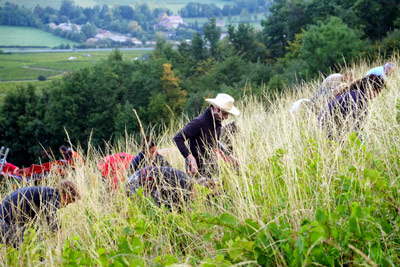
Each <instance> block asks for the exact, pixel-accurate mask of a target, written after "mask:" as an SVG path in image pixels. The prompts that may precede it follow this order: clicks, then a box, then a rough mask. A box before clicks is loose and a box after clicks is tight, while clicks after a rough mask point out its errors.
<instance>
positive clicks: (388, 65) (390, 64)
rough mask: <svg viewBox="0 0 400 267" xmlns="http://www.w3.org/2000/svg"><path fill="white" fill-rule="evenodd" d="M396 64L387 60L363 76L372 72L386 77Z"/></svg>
mask: <svg viewBox="0 0 400 267" xmlns="http://www.w3.org/2000/svg"><path fill="white" fill-rule="evenodd" d="M395 67H396V65H395V64H394V63H393V62H388V63H386V64H385V65H383V66H379V67H375V68H372V69H370V70H369V71H368V72H367V73H366V74H365V76H368V75H371V74H374V75H376V76H379V77H381V78H386V77H387V76H390V75H391V74H392V73H393V72H394V69H395Z"/></svg>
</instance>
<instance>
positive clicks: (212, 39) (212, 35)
mask: <svg viewBox="0 0 400 267" xmlns="http://www.w3.org/2000/svg"><path fill="white" fill-rule="evenodd" d="M220 37H221V28H219V27H217V25H216V23H215V18H212V19H210V20H209V22H208V23H207V24H206V25H205V26H204V38H205V39H206V41H208V42H209V44H210V52H211V56H213V57H214V58H217V48H218V42H219V39H220Z"/></svg>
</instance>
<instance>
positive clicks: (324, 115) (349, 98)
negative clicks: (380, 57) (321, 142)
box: [318, 74, 385, 139]
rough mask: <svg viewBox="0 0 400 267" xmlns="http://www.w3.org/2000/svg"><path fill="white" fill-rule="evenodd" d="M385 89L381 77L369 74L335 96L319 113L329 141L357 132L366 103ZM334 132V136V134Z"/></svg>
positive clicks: (363, 115) (362, 118)
mask: <svg viewBox="0 0 400 267" xmlns="http://www.w3.org/2000/svg"><path fill="white" fill-rule="evenodd" d="M384 87H385V82H384V80H383V78H382V77H380V76H378V75H375V74H371V75H368V76H366V77H364V78H362V79H360V80H357V81H355V82H354V83H352V84H351V85H350V87H349V89H348V92H347V93H345V94H342V95H340V96H337V97H336V98H335V99H334V100H332V101H330V102H329V103H328V105H327V106H326V107H325V108H324V109H323V110H322V111H321V112H320V114H319V116H318V120H319V122H320V124H321V126H322V128H324V129H325V130H326V131H327V135H328V138H329V139H333V137H334V136H340V135H341V134H342V133H343V132H344V131H345V130H347V131H346V132H349V131H355V132H358V131H359V130H360V128H361V125H362V122H363V121H364V120H365V117H366V115H367V114H368V102H369V101H370V100H371V99H373V98H374V97H376V96H377V95H378V94H379V93H380V92H381V91H382V89H383V88H384ZM335 130H336V134H335Z"/></svg>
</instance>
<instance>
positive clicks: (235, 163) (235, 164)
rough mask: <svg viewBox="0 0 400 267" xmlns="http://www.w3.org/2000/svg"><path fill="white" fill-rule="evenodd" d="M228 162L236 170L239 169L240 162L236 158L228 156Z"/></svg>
mask: <svg viewBox="0 0 400 267" xmlns="http://www.w3.org/2000/svg"><path fill="white" fill-rule="evenodd" d="M229 161H230V162H231V163H232V164H233V166H235V167H236V168H239V166H240V160H239V159H238V158H236V157H234V156H233V155H232V154H230V155H229Z"/></svg>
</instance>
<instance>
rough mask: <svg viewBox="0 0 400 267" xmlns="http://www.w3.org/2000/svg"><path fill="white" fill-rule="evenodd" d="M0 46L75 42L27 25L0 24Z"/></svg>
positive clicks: (50, 44) (52, 44)
mask: <svg viewBox="0 0 400 267" xmlns="http://www.w3.org/2000/svg"><path fill="white" fill-rule="evenodd" d="M0 36H7V38H0V46H27V45H29V46H31V47H32V46H47V47H54V46H59V45H61V44H69V45H72V44H76V43H75V42H72V41H70V40H67V39H64V38H60V37H57V36H54V35H53V34H50V33H48V32H45V31H43V30H39V29H34V28H29V27H15V26H0Z"/></svg>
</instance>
